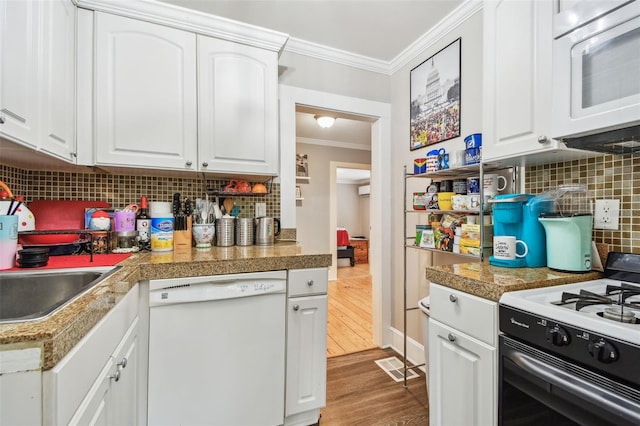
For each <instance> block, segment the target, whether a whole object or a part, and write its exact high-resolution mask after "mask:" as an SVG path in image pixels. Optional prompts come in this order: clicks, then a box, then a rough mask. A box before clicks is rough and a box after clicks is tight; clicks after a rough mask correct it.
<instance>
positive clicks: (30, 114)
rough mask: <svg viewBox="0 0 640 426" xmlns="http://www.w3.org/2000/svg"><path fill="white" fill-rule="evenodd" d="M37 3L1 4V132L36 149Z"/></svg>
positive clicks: (12, 2) (9, 2)
mask: <svg viewBox="0 0 640 426" xmlns="http://www.w3.org/2000/svg"><path fill="white" fill-rule="evenodd" d="M39 14H40V7H39V5H38V3H36V2H17V1H8V0H3V1H2V2H0V49H2V50H1V51H0V132H1V133H2V135H5V136H9V138H10V139H12V140H14V141H17V142H21V143H23V144H27V145H31V146H34V147H35V146H37V145H38V136H37V127H36V123H37V121H38V119H37V113H38V86H37V82H38V56H37V55H38V31H39V29H38V19H39Z"/></svg>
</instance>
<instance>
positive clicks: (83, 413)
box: [69, 359, 114, 426]
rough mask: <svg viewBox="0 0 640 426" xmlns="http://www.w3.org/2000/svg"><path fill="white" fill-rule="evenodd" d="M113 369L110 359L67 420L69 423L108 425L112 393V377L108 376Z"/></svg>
mask: <svg viewBox="0 0 640 426" xmlns="http://www.w3.org/2000/svg"><path fill="white" fill-rule="evenodd" d="M113 369H114V363H113V360H111V359H110V360H109V362H108V363H107V364H106V365H105V366H104V368H103V369H102V371H101V372H100V375H99V376H98V379H97V380H96V381H95V383H94V384H93V386H91V389H90V390H89V393H88V394H87V396H86V398H85V399H84V400H83V401H82V404H80V407H79V408H78V410H77V411H76V412H75V414H74V415H73V417H72V418H71V420H70V421H69V425H92V426H93V425H96V426H108V425H109V424H111V422H110V421H109V407H110V406H111V402H110V400H111V397H112V395H113V391H112V389H111V381H112V380H113V379H112V378H111V377H110V376H111V373H112V371H113Z"/></svg>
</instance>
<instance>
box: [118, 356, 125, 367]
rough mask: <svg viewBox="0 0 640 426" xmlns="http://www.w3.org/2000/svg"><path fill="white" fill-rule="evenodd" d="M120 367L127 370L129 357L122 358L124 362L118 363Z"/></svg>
mask: <svg viewBox="0 0 640 426" xmlns="http://www.w3.org/2000/svg"><path fill="white" fill-rule="evenodd" d="M118 367H122V368H127V357H126V356H125V357H122V360H121V361H120V362H119V363H118Z"/></svg>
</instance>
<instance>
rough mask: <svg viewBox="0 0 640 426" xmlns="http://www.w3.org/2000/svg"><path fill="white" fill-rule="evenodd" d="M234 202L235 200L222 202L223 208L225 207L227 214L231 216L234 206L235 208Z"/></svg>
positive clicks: (230, 199)
mask: <svg viewBox="0 0 640 426" xmlns="http://www.w3.org/2000/svg"><path fill="white" fill-rule="evenodd" d="M234 204H235V203H234V201H233V198H225V199H224V201H223V202H222V206H223V207H224V210H225V214H231V211H232V210H233V206H234Z"/></svg>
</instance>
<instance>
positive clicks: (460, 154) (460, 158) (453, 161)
mask: <svg viewBox="0 0 640 426" xmlns="http://www.w3.org/2000/svg"><path fill="white" fill-rule="evenodd" d="M464 164H465V151H464V149H463V150H460V151H453V152H452V153H451V154H450V155H449V167H450V168H454V167H462V166H464Z"/></svg>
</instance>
